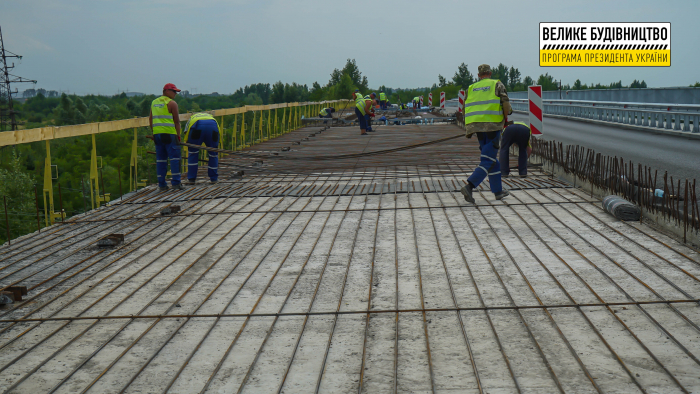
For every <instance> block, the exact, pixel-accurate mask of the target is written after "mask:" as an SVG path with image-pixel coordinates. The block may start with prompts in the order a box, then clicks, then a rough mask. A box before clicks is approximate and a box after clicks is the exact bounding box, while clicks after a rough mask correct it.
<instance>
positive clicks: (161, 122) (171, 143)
mask: <svg viewBox="0 0 700 394" xmlns="http://www.w3.org/2000/svg"><path fill="white" fill-rule="evenodd" d="M179 91H180V89H178V88H177V87H176V86H175V85H174V84H172V83H168V84H165V86H163V95H162V96H160V97H158V98H157V99H155V100H153V102H152V103H151V113H150V114H149V115H148V123H149V125H150V126H151V132H152V133H153V141H154V142H155V145H156V175H157V178H158V187H159V189H160V190H161V191H166V190H168V185H167V184H166V183H165V175H166V174H167V172H168V161H169V162H170V174H171V175H172V179H171V180H170V182H171V184H172V186H173V189H175V190H182V189H183V187H182V184H181V183H180V145H179V144H180V114H179V108H178V106H177V103H176V102H175V101H174V100H173V99H174V98H175V96H177V92H179Z"/></svg>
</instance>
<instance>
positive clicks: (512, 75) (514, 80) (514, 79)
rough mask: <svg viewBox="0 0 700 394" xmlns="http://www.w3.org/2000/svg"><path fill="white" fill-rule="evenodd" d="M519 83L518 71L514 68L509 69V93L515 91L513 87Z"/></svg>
mask: <svg viewBox="0 0 700 394" xmlns="http://www.w3.org/2000/svg"><path fill="white" fill-rule="evenodd" d="M519 83H520V70H518V69H517V68H515V67H512V66H511V68H510V71H509V72H508V87H509V88H510V90H511V91H514V90H515V87H516V86H517V85H518V84H519Z"/></svg>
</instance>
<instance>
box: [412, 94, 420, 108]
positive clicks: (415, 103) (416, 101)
mask: <svg viewBox="0 0 700 394" xmlns="http://www.w3.org/2000/svg"><path fill="white" fill-rule="evenodd" d="M419 100H420V97H418V96H416V97H414V98H413V108H418V101H419Z"/></svg>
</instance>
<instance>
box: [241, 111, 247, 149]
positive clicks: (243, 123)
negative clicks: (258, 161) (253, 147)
mask: <svg viewBox="0 0 700 394" xmlns="http://www.w3.org/2000/svg"><path fill="white" fill-rule="evenodd" d="M241 116H242V119H241V142H242V144H241V150H242V149H243V148H246V147H247V146H248V144H246V142H245V112H243V113H242V114H241Z"/></svg>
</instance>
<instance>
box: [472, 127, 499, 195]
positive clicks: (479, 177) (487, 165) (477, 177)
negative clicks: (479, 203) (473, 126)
mask: <svg viewBox="0 0 700 394" xmlns="http://www.w3.org/2000/svg"><path fill="white" fill-rule="evenodd" d="M476 134H477V137H478V138H479V150H480V151H481V162H480V163H479V165H478V166H477V167H476V169H475V170H474V172H472V175H471V176H470V177H469V179H468V181H469V182H470V183H471V184H472V185H474V187H477V186H479V184H481V182H483V180H484V179H485V178H486V176H487V175H488V177H489V182H490V183H491V192H493V193H500V192H501V190H503V186H502V185H501V165H500V163H498V159H497V155H498V149H496V147H495V146H494V143H496V145H498V141H499V139H500V137H501V136H500V134H501V132H500V131H497V132H493V134H495V138H489V135H490V134H492V133H476Z"/></svg>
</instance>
